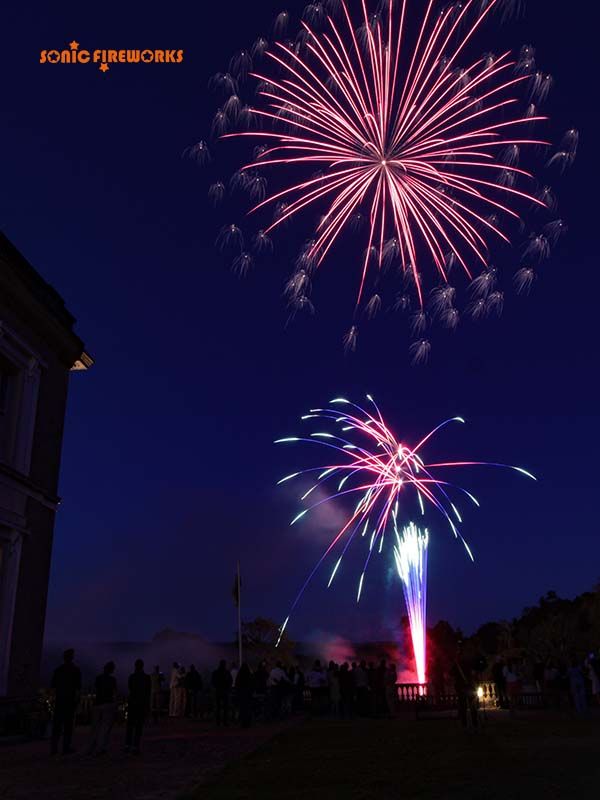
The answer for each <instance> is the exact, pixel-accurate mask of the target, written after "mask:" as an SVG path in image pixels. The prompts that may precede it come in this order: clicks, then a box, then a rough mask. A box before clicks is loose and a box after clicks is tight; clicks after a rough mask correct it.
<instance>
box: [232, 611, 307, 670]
mask: <svg viewBox="0 0 600 800" xmlns="http://www.w3.org/2000/svg"><path fill="white" fill-rule="evenodd" d="M279 631H280V627H279V625H277V623H276V622H273V620H272V619H266V618H265V617H256V619H254V620H252V621H247V622H242V648H243V650H244V654H245V658H246V659H247V660H248V661H252V662H256V663H258V662H259V661H263V660H264V659H266V660H269V661H274V660H279V661H291V660H292V659H293V655H294V649H295V647H296V645H295V642H292V641H291V639H289V638H288V636H287V634H286V633H285V632H284V633H283V635H282V636H281V641H280V642H279V645H277V647H276V644H277V640H278V639H279Z"/></svg>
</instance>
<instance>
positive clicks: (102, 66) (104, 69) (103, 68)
mask: <svg viewBox="0 0 600 800" xmlns="http://www.w3.org/2000/svg"><path fill="white" fill-rule="evenodd" d="M109 69H110V67H109V66H108V64H100V72H108V70H109Z"/></svg>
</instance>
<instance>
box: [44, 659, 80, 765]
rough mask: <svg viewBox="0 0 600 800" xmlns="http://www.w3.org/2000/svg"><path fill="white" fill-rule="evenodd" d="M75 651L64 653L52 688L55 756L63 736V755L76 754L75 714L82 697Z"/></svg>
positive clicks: (53, 746) (53, 747) (53, 753)
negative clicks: (73, 740)
mask: <svg viewBox="0 0 600 800" xmlns="http://www.w3.org/2000/svg"><path fill="white" fill-rule="evenodd" d="M74 661H75V650H73V649H72V648H71V649H69V650H65V652H64V653H63V662H64V663H63V664H61V666H60V667H57V668H56V669H55V670H54V675H53V676H52V683H51V688H52V689H53V690H54V716H53V719H52V749H51V753H52V755H53V756H55V755H56V754H57V752H58V742H59V741H60V738H61V736H62V742H63V749H62V751H63V755H68V754H69V753H74V752H75V751H74V750H73V748H72V747H71V741H72V738H73V727H74V725H75V712H76V711H77V706H78V705H79V697H80V695H81V670H80V669H79V667H78V666H76V664H75V663H74Z"/></svg>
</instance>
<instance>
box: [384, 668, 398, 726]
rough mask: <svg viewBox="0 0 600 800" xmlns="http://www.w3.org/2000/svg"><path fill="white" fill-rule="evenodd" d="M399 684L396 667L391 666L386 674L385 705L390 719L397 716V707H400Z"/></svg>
mask: <svg viewBox="0 0 600 800" xmlns="http://www.w3.org/2000/svg"><path fill="white" fill-rule="evenodd" d="M397 682H398V673H397V672H396V665H395V664H390V665H389V667H388V668H387V670H386V673H385V704H386V708H387V713H388V715H389V716H390V717H393V716H394V715H395V713H396V706H397V705H398V689H397V688H396V683H397Z"/></svg>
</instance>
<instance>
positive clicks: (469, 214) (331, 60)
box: [201, 0, 579, 362]
mask: <svg viewBox="0 0 600 800" xmlns="http://www.w3.org/2000/svg"><path fill="white" fill-rule="evenodd" d="M359 5H360V17H361V19H360V24H359V25H358V27H356V21H355V20H354V19H353V16H352V14H351V12H350V10H349V5H348V3H347V2H346V0H340V2H336V3H335V4H327V5H324V4H322V3H311V4H310V5H309V6H307V8H306V10H305V13H304V14H303V16H302V21H301V29H300V34H299V36H298V37H297V39H296V41H295V42H294V41H290V40H285V41H275V42H274V43H272V44H271V45H269V46H267V42H266V40H264V39H261V40H260V41H261V46H260V48H258V49H256V48H252V49H251V50H250V51H248V50H246V51H242V53H241V54H238V56H236V57H234V59H232V62H231V64H230V71H229V72H228V73H218V74H217V75H216V76H215V77H214V78H213V79H212V81H211V86H212V87H213V89H215V91H218V92H219V94H220V95H221V97H222V96H223V95H226V96H229V99H227V100H226V101H225V103H224V104H223V105H222V106H221V107H220V109H219V111H218V112H217V118H216V119H215V126H216V129H217V130H219V131H221V126H222V125H223V124H225V123H226V122H227V120H229V125H230V128H231V129H232V130H230V132H229V133H226V134H224V137H225V138H227V137H230V136H234V137H240V136H241V137H251V138H258V139H260V140H262V141H261V144H260V145H259V146H258V147H255V148H254V157H253V159H252V160H251V161H250V162H249V163H246V164H245V165H244V166H243V167H242V168H241V169H240V170H238V171H237V173H236V174H237V175H238V179H239V182H240V184H241V185H242V186H243V188H244V189H245V191H246V192H247V193H248V195H249V197H250V199H251V200H253V201H254V202H253V204H252V206H251V216H252V217H254V216H259V215H260V214H261V213H262V212H265V211H268V213H269V214H270V217H269V219H268V220H267V222H263V223H262V224H261V226H260V227H261V230H262V231H263V233H264V235H266V236H270V235H271V234H272V233H274V232H275V231H276V230H277V229H279V228H280V227H281V226H283V225H285V224H286V223H287V222H289V221H290V220H296V219H299V218H300V217H301V216H303V217H306V216H307V214H310V212H311V211H312V212H313V214H314V215H315V216H316V217H317V218H318V222H317V224H316V228H312V227H311V231H310V235H309V243H308V245H307V246H306V247H305V249H304V251H303V257H304V260H305V261H307V262H310V263H311V265H312V268H313V269H312V271H313V272H314V271H315V270H316V269H317V268H318V267H320V266H321V265H322V264H323V262H324V261H325V259H326V258H327V256H328V255H330V254H331V253H332V252H333V251H334V249H335V245H336V244H337V243H338V241H339V240H340V239H341V238H342V236H343V234H344V233H345V231H346V230H347V229H348V230H350V229H355V228H360V229H362V230H363V233H364V238H365V247H364V256H363V257H362V259H361V261H360V263H359V264H358V265H357V268H356V269H355V270H354V279H355V280H356V284H357V299H356V308H355V312H354V324H353V327H356V323H357V321H358V320H359V318H363V317H364V318H367V319H368V318H371V317H373V316H374V315H375V314H376V313H377V311H378V310H379V308H380V306H381V302H382V301H381V297H380V292H379V281H380V280H382V276H383V273H384V272H385V271H386V270H387V271H389V270H390V269H391V267H393V268H394V270H393V271H395V273H396V274H400V275H401V276H402V280H404V281H405V282H408V283H409V284H410V303H409V305H410V306H411V307H412V308H413V310H415V309H420V310H423V308H424V307H425V306H427V304H428V295H429V293H430V292H431V293H432V302H433V304H434V306H435V305H437V304H438V298H439V293H440V288H441V290H444V289H448V290H449V292H448V295H449V296H450V297H451V298H452V299H451V301H450V303H449V305H447V306H445V307H444V308H443V309H442V310H441V311H439V312H438V313H437V314H432V315H429V317H430V318H431V319H428V324H429V323H430V322H431V321H435V320H436V319H437V320H438V321H440V322H441V324H442V326H445V327H446V328H451V329H452V328H453V327H455V326H456V324H457V323H458V321H459V318H460V317H459V314H458V312H456V309H455V308H454V295H455V287H454V286H450V283H449V281H450V280H452V281H453V283H455V282H456V283H457V284H458V285H460V284H461V282H462V283H464V282H465V281H466V282H471V281H476V280H477V279H478V277H479V275H480V273H481V272H486V271H487V272H489V271H490V269H492V268H491V267H490V263H489V262H490V252H491V250H492V247H493V245H494V244H496V243H501V242H505V243H508V242H510V240H511V237H512V236H513V229H512V228H511V225H510V223H511V221H512V222H516V223H517V224H516V225H515V226H514V228H515V229H517V228H519V225H520V214H521V211H520V206H523V207H525V208H531V207H532V206H533V207H534V208H543V209H546V210H548V209H552V208H553V207H554V202H552V203H548V202H546V199H545V198H544V197H543V196H540V193H539V190H538V189H537V188H536V186H535V185H534V184H533V182H532V179H533V174H532V172H531V171H530V170H529V169H525V168H523V167H520V166H519V162H520V161H521V160H522V157H523V153H524V151H527V152H529V153H530V154H531V156H533V155H534V148H532V147H531V145H542V144H547V143H546V142H543V141H541V140H540V139H538V138H533V137H532V136H531V128H532V124H534V123H537V122H539V121H541V120H544V119H546V117H545V116H544V115H542V114H540V113H539V112H538V107H539V104H540V103H541V102H543V100H544V99H545V98H546V96H547V94H548V92H549V91H550V88H551V86H552V79H551V76H549V75H548V74H546V73H543V72H540V71H539V70H536V64H535V53H534V50H533V48H532V47H531V46H529V45H527V46H524V47H523V48H521V52H520V53H519V54H517V55H515V56H514V57H513V56H512V55H511V53H510V51H507V52H504V53H500V54H498V55H495V54H492V53H489V52H488V53H485V54H484V55H482V56H481V57H479V58H476V59H474V60H471V58H470V56H469V55H468V51H469V49H470V47H471V46H472V43H473V40H474V38H475V37H476V35H478V34H479V31H480V29H481V28H482V27H483V25H484V23H485V22H486V21H487V20H488V18H489V17H490V16H491V15H492V14H493V12H496V11H500V16H501V17H503V16H507V8H509V6H510V2H507V0H486V2H482V1H481V0H466V2H457V3H455V4H450V5H448V4H447V3H440V2H438V0H429V2H427V3H426V4H425V7H424V12H423V13H422V18H421V20H420V24H419V25H418V26H417V28H416V30H417V34H416V37H414V35H413V25H412V20H409V2H408V0H393V2H392V1H391V0H387V2H384V3H382V4H380V9H379V10H378V12H377V13H376V14H371V13H369V9H368V7H367V5H366V0H360V4H359ZM508 16H510V15H508ZM284 23H285V24H284ZM288 24H289V14H288V13H287V12H285V13H282V14H280V15H279V17H278V21H277V23H276V25H275V35H276V36H277V35H281V34H282V33H284V32H285V31H286V30H287V27H288ZM252 54H254V55H252ZM263 58H264V59H266V62H265V64H264V65H262V66H259V65H258V62H259V59H263ZM248 75H250V76H252V77H253V78H254V79H255V80H256V81H258V86H257V92H256V97H255V101H254V102H255V105H253V106H243V107H242V109H241V110H240V100H239V96H238V93H239V91H240V90H239V84H240V83H241V82H243V80H244V79H245V78H246V77H247V76H248ZM233 100H235V103H233V104H232V101H233ZM533 101H535V103H534V102H533ZM228 109H233V110H228ZM242 111H244V113H243V114H242ZM240 126H241V128H242V130H240V129H239V128H240ZM236 127H237V130H235V128H236ZM578 139H579V136H578V132H577V131H576V130H575V129H571V130H569V131H567V133H566V134H565V136H564V137H563V140H562V142H561V149H560V150H559V151H558V152H557V153H556V154H555V155H553V156H551V157H550V158H549V160H548V164H550V165H551V166H555V165H557V166H558V168H559V170H560V171H562V170H563V169H565V168H566V167H567V166H569V165H570V164H571V163H572V161H573V159H574V157H575V153H576V150H577V146H578ZM201 144H202V145H203V147H202V148H201V152H202V153H204V143H201ZM265 173H266V174H268V175H269V177H270V178H271V177H274V178H275V179H276V181H279V186H278V187H277V188H276V189H274V190H268V189H267V183H266V178H265ZM550 197H552V198H553V197H554V196H553V194H552V193H550ZM269 209H270V210H269ZM358 221H360V224H358ZM540 256H541V257H543V258H547V257H548V256H549V251H547V250H543V252H540ZM430 264H432V266H431V267H430ZM452 266H455V268H456V269H455V272H456V273H457V274H456V275H454V274H453V275H451V274H450V273H451V267H452ZM302 269H303V267H302ZM459 273H462V276H461V274H459ZM294 277H295V276H293V277H292V281H294ZM455 279H456V280H455ZM302 284H303V288H302V293H301V296H300V297H298V296H293V297H291V298H289V300H290V304H291V306H292V307H295V306H298V303H299V304H300V307H302V305H305V306H306V307H308V306H310V308H312V305H311V304H305V303H304V302H303V301H304V299H306V298H307V297H308V295H309V293H310V290H311V283H310V281H302ZM488 306H489V304H488ZM481 309H483V310H482V311H481V313H477V314H473V313H471V314H470V316H471V318H475V319H477V318H481V317H483V316H489V315H490V313H489V312H490V311H493V312H496V313H499V312H500V310H501V306H500V304H497V303H496V304H495V305H494V306H493V308H489V307H486V308H484V304H481ZM468 316H469V315H468ZM448 321H451V324H448ZM413 333H415V332H414V331H413ZM415 335H416V336H417V338H418V339H419V340H421V341H426V342H427V347H424V346H422V345H421V346H418V347H416V348H414V350H415V351H417V352H416V353H415V355H416V358H415V360H416V361H417V362H418V361H423V360H426V358H427V357H428V354H429V341H428V340H427V339H423V338H422V331H419V332H418V333H415ZM353 338H355V337H353ZM349 349H352V348H349Z"/></svg>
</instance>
